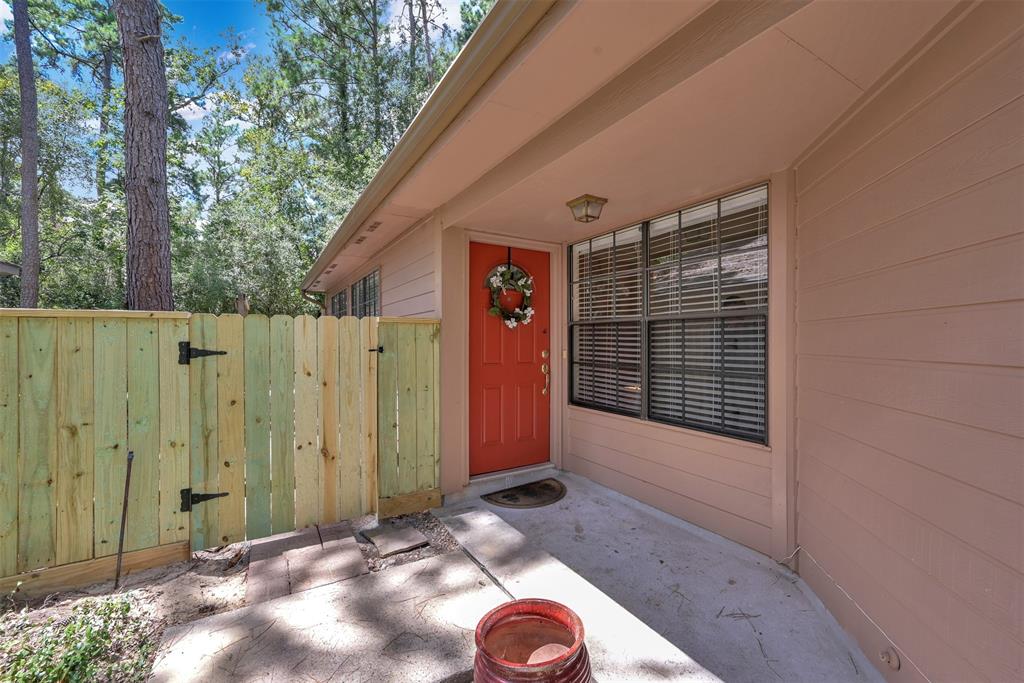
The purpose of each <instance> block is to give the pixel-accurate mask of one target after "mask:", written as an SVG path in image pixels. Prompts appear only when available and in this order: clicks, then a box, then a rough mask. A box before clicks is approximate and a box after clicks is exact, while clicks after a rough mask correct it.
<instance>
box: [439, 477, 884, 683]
mask: <svg viewBox="0 0 1024 683" xmlns="http://www.w3.org/2000/svg"><path fill="white" fill-rule="evenodd" d="M558 478H559V479H561V480H562V481H563V482H564V483H565V485H566V487H567V488H568V493H567V495H566V497H565V498H563V499H562V500H561V501H559V502H558V503H556V504H555V505H551V506H547V507H543V508H535V509H531V510H516V509H508V508H501V507H497V506H494V505H490V504H487V503H484V502H483V501H480V500H478V501H476V502H475V503H468V502H467V504H465V505H462V506H456V507H455V508H453V509H451V510H446V511H444V512H445V514H447V515H449V516H450V515H453V514H457V513H458V511H460V510H467V509H472V508H477V509H485V510H487V511H489V512H492V513H494V514H496V515H499V516H500V517H501V518H502V519H503V520H505V521H506V522H508V524H510V525H511V526H513V527H515V528H516V529H517V530H519V531H520V532H522V534H523V535H524V536H525V537H526V538H528V539H529V541H530V545H531V546H532V547H537V548H542V549H544V550H546V551H547V552H548V553H550V554H551V555H553V556H554V557H556V558H558V559H559V560H561V562H562V563H564V564H565V565H567V566H568V567H570V568H571V569H573V570H574V571H576V572H578V573H579V574H580V575H581V576H582V577H583V578H585V579H587V580H588V581H589V582H590V583H591V584H593V585H594V586H595V587H596V588H598V589H600V590H601V591H603V592H604V593H605V594H606V595H607V596H608V597H610V598H612V599H613V600H615V601H616V602H617V603H619V604H620V605H622V606H623V607H624V608H626V609H627V610H628V611H629V612H631V613H632V614H633V615H635V616H636V617H638V618H639V619H640V620H642V621H643V622H644V623H646V624H647V625H648V626H650V627H651V628H653V629H654V630H655V631H657V632H658V633H659V634H661V635H662V636H664V637H665V638H666V639H668V640H669V641H670V642H671V643H672V644H674V645H675V646H677V647H678V648H679V649H680V650H682V651H683V652H685V653H686V654H687V655H689V656H690V657H692V658H693V659H694V660H695V661H696V662H697V663H698V664H700V665H701V666H703V667H704V668H705V669H707V670H708V671H710V672H712V673H714V674H715V675H717V676H718V677H719V678H721V679H722V680H723V681H728V682H729V683H733V682H735V683H742V682H745V681H750V682H757V683H764V682H766V681H769V682H770V681H787V682H790V681H809V682H810V681H829V682H830V683H844V682H847V681H849V682H858V683H859V682H866V681H870V682H873V683H884V679H883V678H882V677H881V675H880V674H879V673H878V671H877V670H876V669H875V668H874V667H873V666H872V664H871V663H869V661H868V660H867V659H866V658H865V656H864V654H863V653H862V652H861V651H860V650H859V648H857V646H856V645H855V644H854V643H853V641H852V639H850V638H849V637H848V636H847V635H846V634H845V633H844V632H843V631H842V629H841V628H840V627H839V625H838V624H837V623H836V622H835V620H834V619H833V618H832V617H831V615H829V614H828V613H827V612H826V611H825V609H824V607H822V605H821V603H820V601H819V600H818V598H817V597H816V596H815V595H814V594H813V592H812V591H811V590H810V588H808V587H807V585H806V584H805V583H804V582H803V580H802V579H800V578H799V577H797V576H796V575H795V574H793V573H792V572H790V571H788V570H787V569H786V568H784V567H782V566H780V565H778V564H776V563H775V562H773V561H772V560H771V559H770V558H768V557H765V556H764V555H761V554H759V553H756V552H754V551H752V550H749V549H747V548H744V547H742V546H740V545H738V544H735V543H732V542H730V541H727V540H725V539H724V538H722V537H720V536H717V535H715V534H712V533H711V532H708V531H706V530H704V529H700V528H699V527H696V526H693V525H691V524H687V523H686V522H683V521H681V520H679V519H677V518H675V517H672V516H670V515H667V514H665V513H663V512H661V511H659V510H656V509H654V508H651V507H649V506H647V505H644V504H642V503H639V502H637V501H636V500H633V499H632V498H628V497H626V496H623V495H621V494H619V493H616V492H614V491H611V490H610V489H607V488H605V487H603V486H600V485H599V484H596V483H594V482H592V481H590V480H589V479H585V478H583V477H577V476H574V475H571V474H568V473H561V474H559V475H558ZM456 536H458V533H456ZM460 540H461V539H460ZM584 621H586V620H584Z"/></svg>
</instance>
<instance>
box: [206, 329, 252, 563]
mask: <svg viewBox="0 0 1024 683" xmlns="http://www.w3.org/2000/svg"><path fill="white" fill-rule="evenodd" d="M211 348H214V349H217V350H219V351H224V352H225V354H224V355H223V356H217V357H216V359H215V360H213V361H211V360H197V361H195V362H196V363H199V364H204V363H210V364H212V363H216V364H217V379H216V382H217V456H218V457H217V468H218V470H219V474H218V479H219V483H218V487H217V488H212V489H206V490H205V491H204V493H214V492H225V493H227V494H228V495H227V496H226V497H224V498H218V499H216V500H215V501H209V502H206V503H202V504H201V505H200V506H199V507H214V506H215V507H217V508H218V515H219V518H218V520H217V527H216V529H217V530H218V532H219V535H218V538H215V539H210V540H211V541H212V542H211V545H220V544H222V543H236V542H238V541H241V540H243V539H244V538H245V350H244V349H245V347H244V346H243V331H242V316H240V315H235V314H230V315H222V316H218V317H217V345H216V346H214V347H211Z"/></svg>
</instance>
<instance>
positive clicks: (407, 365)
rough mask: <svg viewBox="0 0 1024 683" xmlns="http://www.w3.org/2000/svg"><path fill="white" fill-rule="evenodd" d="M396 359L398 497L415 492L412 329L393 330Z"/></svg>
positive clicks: (414, 379)
mask: <svg viewBox="0 0 1024 683" xmlns="http://www.w3.org/2000/svg"><path fill="white" fill-rule="evenodd" d="M395 332H396V341H395V352H396V355H397V357H398V361H397V362H398V493H411V492H413V491H415V490H416V474H417V470H418V467H417V458H416V448H417V445H418V443H417V439H416V426H417V421H418V419H419V418H418V416H417V414H416V413H417V411H416V398H417V395H416V394H417V392H416V326H415V325H402V326H397V325H396V326H395Z"/></svg>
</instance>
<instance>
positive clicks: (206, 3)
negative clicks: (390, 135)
mask: <svg viewBox="0 0 1024 683" xmlns="http://www.w3.org/2000/svg"><path fill="white" fill-rule="evenodd" d="M401 1H402V0H391V3H392V5H398V6H400V5H401ZM164 4H165V5H166V6H167V8H168V9H169V10H170V11H171V12H173V13H174V14H176V15H178V16H180V17H181V18H182V21H181V22H180V23H179V24H178V25H177V26H175V35H176V36H179V35H182V36H185V37H187V38H188V39H189V41H190V42H191V43H192V44H193V45H195V46H196V47H199V48H205V47H209V46H210V45H217V44H221V43H222V42H223V41H222V40H221V34H222V33H224V31H226V30H227V29H228V28H234V29H235V30H236V31H238V32H239V33H242V34H243V35H244V37H245V43H247V44H249V46H250V49H251V50H252V51H253V52H255V53H256V54H259V53H265V52H267V51H268V50H269V41H270V34H271V31H272V27H271V25H270V19H269V18H268V17H267V15H266V11H265V9H264V7H263V5H262V4H261V3H260V2H258V0H164ZM441 6H442V7H443V8H444V10H445V21H446V22H447V23H448V25H449V26H451V27H452V28H455V29H457V28H458V27H459V26H460V25H461V21H460V20H459V0H441ZM10 18H11V7H10V3H9V2H8V0H0V34H5V33H6V27H5V24H6V22H5V20H7V19H10ZM2 37H3V38H4V39H3V40H0V60H2V61H6V60H7V59H8V58H9V57H10V55H11V53H12V52H13V51H14V45H13V44H12V42H11V41H10V40H9V39H6V36H2Z"/></svg>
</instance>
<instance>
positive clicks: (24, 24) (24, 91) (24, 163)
mask: <svg viewBox="0 0 1024 683" xmlns="http://www.w3.org/2000/svg"><path fill="white" fill-rule="evenodd" d="M13 5H14V7H13V10H14V50H15V52H16V53H17V55H18V88H19V91H20V94H21V111H20V113H21V305H22V307H24V308H35V307H36V306H38V305H39V194H38V188H39V129H38V118H39V105H38V103H37V101H36V75H35V69H34V68H33V65H32V39H31V34H30V29H29V24H28V0H14V3H13Z"/></svg>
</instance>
